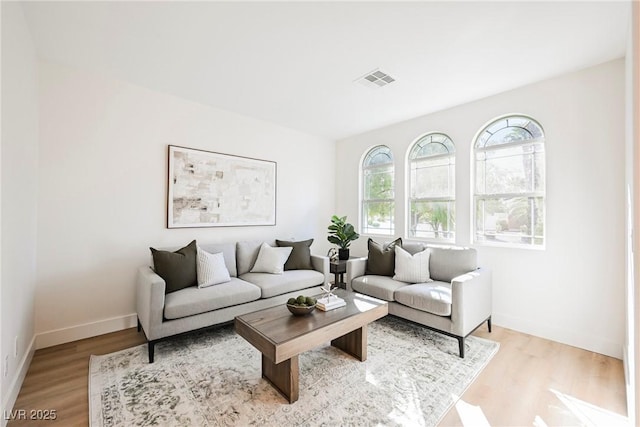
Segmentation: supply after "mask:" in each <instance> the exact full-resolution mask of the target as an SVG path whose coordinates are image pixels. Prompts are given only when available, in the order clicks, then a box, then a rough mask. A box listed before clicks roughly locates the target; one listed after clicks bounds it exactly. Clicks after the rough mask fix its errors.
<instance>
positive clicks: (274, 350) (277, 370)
mask: <svg viewBox="0 0 640 427" xmlns="http://www.w3.org/2000/svg"><path fill="white" fill-rule="evenodd" d="M336 295H338V296H340V297H341V298H343V299H344V300H345V301H346V302H347V305H346V306H345V307H340V308H336V309H334V310H331V311H326V312H325V311H321V310H318V309H315V310H314V311H313V312H312V313H311V314H309V315H306V316H294V315H293V314H291V313H290V312H289V310H288V309H287V307H286V306H285V305H284V304H282V305H281V306H278V307H273V308H268V309H265V310H260V311H256V312H254V313H249V314H245V315H243V316H238V317H236V318H235V330H236V333H238V335H240V336H241V337H243V338H244V339H246V340H247V341H249V343H251V345H253V346H254V347H255V348H257V349H258V350H260V352H261V353H262V377H263V378H265V379H267V380H268V381H269V382H270V383H271V384H272V385H273V386H274V387H275V388H276V389H277V390H278V391H279V392H280V393H282V394H283V395H284V397H286V398H287V400H288V401H289V403H293V402H295V401H296V400H298V394H299V393H298V377H299V371H300V369H299V366H298V355H299V354H300V353H302V352H304V351H307V350H311V349H313V348H315V347H318V346H319V345H321V344H324V343H326V342H327V341H331V345H332V346H334V347H337V348H339V349H341V350H342V351H344V352H346V353H348V354H350V355H352V356H354V357H355V358H356V359H358V360H360V361H363V362H364V361H365V360H367V325H368V324H369V323H371V322H373V321H374V320H377V319H380V318H381V317H384V316H386V315H387V313H388V307H387V303H386V301H381V300H379V299H376V298H372V297H369V296H366V295H360V294H357V293H353V292H349V291H344V290H341V291H338V292H336Z"/></svg>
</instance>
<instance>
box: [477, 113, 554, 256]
mask: <svg viewBox="0 0 640 427" xmlns="http://www.w3.org/2000/svg"><path fill="white" fill-rule="evenodd" d="M510 119H526V120H528V121H529V122H530V123H531V124H533V125H534V126H535V127H536V128H537V130H539V132H540V136H539V137H533V135H532V138H531V139H526V140H521V141H512V142H501V143H497V144H494V145H489V146H487V145H486V143H487V142H489V141H490V140H491V137H489V138H488V139H486V140H484V141H483V146H478V145H479V143H480V140H481V138H482V136H483V135H484V134H485V132H488V129H489V128H491V127H493V126H495V125H496V124H497V123H499V122H502V121H504V122H505V123H506V126H503V127H500V128H499V129H498V130H496V131H495V132H494V134H496V133H498V132H499V131H501V130H503V129H506V128H509V127H517V128H522V129H525V130H527V129H526V127H522V126H510V125H509V124H508V121H509V120H510ZM528 125H529V123H528V124H527V125H526V126H528ZM527 131H528V130H527ZM528 132H529V131H528ZM529 133H530V134H531V132H529ZM514 147H532V152H531V154H532V156H531V159H532V162H533V166H532V167H531V177H530V181H528V184H530V185H531V189H530V190H526V189H525V191H519V192H518V191H516V192H513V191H510V192H506V191H505V192H491V193H490V192H486V184H485V191H484V192H480V191H478V173H479V172H478V167H477V165H478V153H487V152H491V151H494V152H495V151H499V150H504V149H508V148H514ZM539 147H540V148H541V150H540V149H538V148H539ZM536 155H541V163H542V164H541V165H539V164H538V163H537V162H538V161H540V160H536ZM488 157H489V156H486V155H485V161H486V160H487V158H488ZM521 157H524V153H523V155H522V156H521ZM470 161H471V163H472V165H471V166H472V167H471V170H472V173H471V190H472V191H471V199H472V200H471V209H472V212H471V213H472V215H471V221H472V223H471V232H472V237H471V239H472V242H473V244H474V245H479V246H497V247H509V248H521V249H532V250H545V249H546V245H547V236H546V231H547V207H546V185H547V179H546V134H545V131H544V128H543V127H542V125H541V124H540V122H538V121H537V120H536V119H534V118H533V117H531V116H528V115H526V114H517V113H514V114H507V115H504V116H500V117H497V118H495V119H492V120H491V121H489V122H488V123H486V124H485V125H484V126H483V127H482V128H481V129H480V130H479V131H478V132H477V133H476V136H475V137H474V139H473V144H472V145H471V156H470ZM538 168H540V169H539V170H540V171H541V177H540V180H541V184H540V187H539V188H536V170H538ZM483 169H484V174H485V175H484V179H483V182H485V183H486V182H487V179H486V176H487V175H486V173H487V168H486V167H485V168H483ZM516 198H522V199H527V201H528V203H529V211H528V212H529V213H530V215H531V218H530V220H529V228H530V230H531V231H530V233H529V234H528V235H526V236H522V235H521V236H520V238H521V239H523V238H526V239H529V242H528V243H527V242H520V243H518V242H508V241H493V240H491V239H490V238H487V236H499V235H500V234H498V233H492V234H487V232H486V229H485V228H483V230H479V228H478V214H479V202H480V201H485V202H486V201H488V200H512V199H516ZM536 199H538V200H539V202H538V208H537V209H536ZM536 213H537V215H536ZM538 219H540V223H541V224H542V233H541V234H536V232H535V230H536V222H537V220H538ZM484 223H485V222H484V221H483V224H484ZM481 234H482V235H483V236H484V239H482V240H479V239H478V236H479V235H481ZM503 234H504V235H505V236H506V235H507V234H506V233H503ZM514 236H517V235H516V234H514V235H512V237H514ZM537 239H539V240H541V243H539V244H537V243H536V240H537Z"/></svg>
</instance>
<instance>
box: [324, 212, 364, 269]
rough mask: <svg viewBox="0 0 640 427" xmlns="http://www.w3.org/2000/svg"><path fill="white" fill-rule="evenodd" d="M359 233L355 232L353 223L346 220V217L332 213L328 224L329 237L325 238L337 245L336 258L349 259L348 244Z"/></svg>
mask: <svg viewBox="0 0 640 427" xmlns="http://www.w3.org/2000/svg"><path fill="white" fill-rule="evenodd" d="M358 237H360V235H359V234H358V233H356V230H355V229H354V228H353V225H351V224H349V223H348V222H347V217H346V216H343V217H339V216H337V215H334V216H332V217H331V225H330V226H329V237H327V240H328V241H330V242H331V243H333V244H334V245H338V247H339V248H340V249H339V250H338V258H339V259H342V260H345V259H349V245H350V244H351V242H352V241H354V240H356V239H357V238H358Z"/></svg>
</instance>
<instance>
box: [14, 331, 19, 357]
mask: <svg viewBox="0 0 640 427" xmlns="http://www.w3.org/2000/svg"><path fill="white" fill-rule="evenodd" d="M13 357H18V336H17V335H16V339H15V340H13Z"/></svg>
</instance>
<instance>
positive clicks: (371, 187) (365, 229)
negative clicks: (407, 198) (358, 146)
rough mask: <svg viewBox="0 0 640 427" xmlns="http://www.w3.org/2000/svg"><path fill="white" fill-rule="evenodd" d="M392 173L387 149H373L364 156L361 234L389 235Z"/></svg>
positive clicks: (391, 212)
mask: <svg viewBox="0 0 640 427" xmlns="http://www.w3.org/2000/svg"><path fill="white" fill-rule="evenodd" d="M393 172H394V167H393V155H392V154H391V150H390V149H389V147H387V146H384V145H379V146H377V147H373V148H372V149H371V150H369V152H368V153H367V154H366V155H365V156H364V159H363V161H362V199H361V201H362V218H361V226H360V231H361V233H364V234H384V235H393V233H394V227H393V211H394V208H395V204H394V197H395V196H394V191H393Z"/></svg>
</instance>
